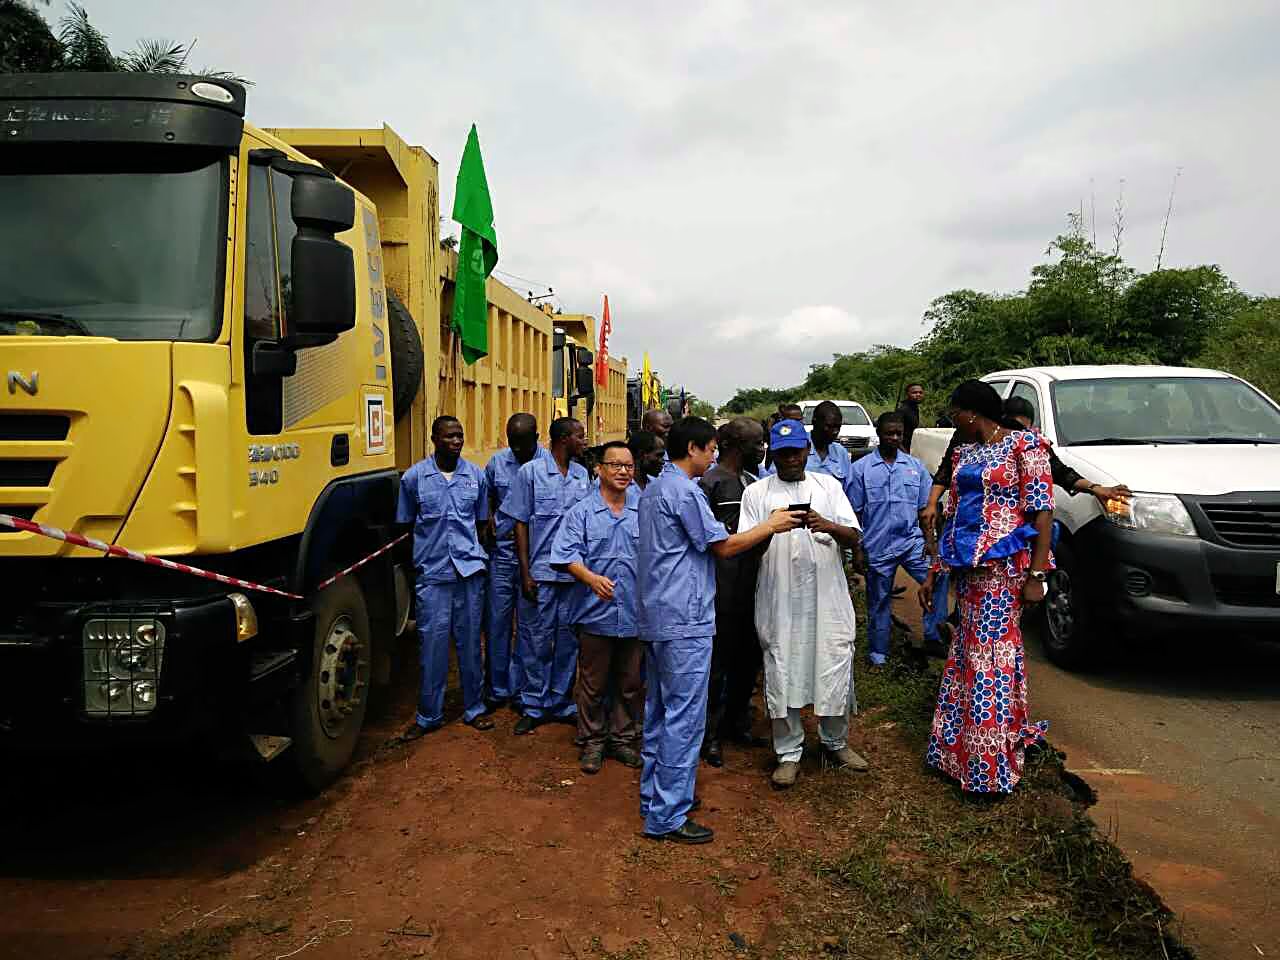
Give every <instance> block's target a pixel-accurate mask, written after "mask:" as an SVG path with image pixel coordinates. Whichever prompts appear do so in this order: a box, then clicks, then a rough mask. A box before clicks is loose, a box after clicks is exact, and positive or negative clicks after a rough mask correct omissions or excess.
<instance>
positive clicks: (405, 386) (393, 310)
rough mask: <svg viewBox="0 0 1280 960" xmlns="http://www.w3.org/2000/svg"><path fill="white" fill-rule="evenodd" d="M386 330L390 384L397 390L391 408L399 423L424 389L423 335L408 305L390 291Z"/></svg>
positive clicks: (388, 293) (388, 292)
mask: <svg viewBox="0 0 1280 960" xmlns="http://www.w3.org/2000/svg"><path fill="white" fill-rule="evenodd" d="M387 327H388V329H389V331H390V334H391V380H392V386H393V388H394V390H395V395H394V396H393V397H392V398H391V405H392V409H393V410H394V411H395V417H396V421H397V422H399V421H400V419H401V418H402V417H404V415H405V414H406V413H408V412H409V408H410V407H412V406H413V401H414V399H415V398H416V397H417V396H418V391H419V390H420V389H421V388H422V369H423V354H422V335H421V334H420V333H418V325H417V324H416V323H414V322H413V317H412V316H411V315H410V313H409V311H408V310H407V309H406V308H405V305H404V304H403V303H401V302H400V298H399V297H397V296H396V295H395V294H394V293H392V292H391V291H390V290H388V291H387Z"/></svg>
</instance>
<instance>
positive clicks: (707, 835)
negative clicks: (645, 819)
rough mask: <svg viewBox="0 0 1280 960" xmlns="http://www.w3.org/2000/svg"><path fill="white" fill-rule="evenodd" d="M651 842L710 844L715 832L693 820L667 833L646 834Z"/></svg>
mask: <svg viewBox="0 0 1280 960" xmlns="http://www.w3.org/2000/svg"><path fill="white" fill-rule="evenodd" d="M645 836H646V837H648V838H649V839H650V840H670V841H671V842H672V843H710V842H711V841H712V840H713V839H715V831H713V830H712V829H711V828H710V827H704V826H702V825H701V824H699V823H694V822H693V821H692V820H685V822H684V823H682V824H681V825H680V826H679V827H678V828H677V829H675V830H669V831H668V832H666V833H646V834H645Z"/></svg>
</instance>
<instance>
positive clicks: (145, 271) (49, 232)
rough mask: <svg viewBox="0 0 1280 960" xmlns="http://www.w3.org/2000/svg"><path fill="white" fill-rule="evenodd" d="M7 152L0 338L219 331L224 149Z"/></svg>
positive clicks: (2, 185) (193, 336) (0, 231)
mask: <svg viewBox="0 0 1280 960" xmlns="http://www.w3.org/2000/svg"><path fill="white" fill-rule="evenodd" d="M6 160H7V162H6V165H5V171H4V172H3V174H0V244H3V246H4V250H5V255H4V257H3V258H2V259H0V335H6V334H7V335H14V334H24V335H35V336H51V337H61V336H99V337H113V338H115V339H118V340H208V339H212V338H213V337H214V336H215V335H216V334H217V332H218V330H219V329H220V327H221V321H222V316H221V287H222V278H221V270H220V264H221V249H220V248H221V247H222V246H223V244H224V243H225V240H224V237H225V235H226V232H225V229H224V226H223V224H224V211H225V207H226V202H225V199H224V196H225V192H226V189H225V185H226V160H225V157H214V156H211V155H210V154H208V153H205V152H200V153H198V154H192V153H178V152H173V153H171V152H169V151H164V152H163V153H162V154H160V155H159V156H157V155H156V154H155V153H154V152H144V153H139V152H137V151H133V150H130V151H124V150H122V151H120V152H119V153H118V154H116V155H114V156H113V155H111V154H107V155H106V157H103V156H102V154H101V153H98V154H95V155H94V157H93V159H92V160H91V161H90V160H86V159H81V158H78V157H76V156H69V155H68V154H67V152H66V151H59V152H56V153H50V152H48V151H44V150H41V151H38V152H35V153H32V154H30V155H27V156H22V155H19V156H13V157H8V158H6Z"/></svg>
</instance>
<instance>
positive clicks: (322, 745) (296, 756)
mask: <svg viewBox="0 0 1280 960" xmlns="http://www.w3.org/2000/svg"><path fill="white" fill-rule="evenodd" d="M314 607H315V636H314V639H313V641H312V643H313V647H312V656H311V669H310V670H309V671H307V673H306V674H305V675H304V676H303V677H302V679H301V682H300V683H299V684H298V687H297V689H296V690H295V691H294V693H293V705H292V718H291V720H292V731H291V734H290V735H291V736H292V737H293V748H292V749H291V750H290V751H289V752H290V753H291V754H292V755H293V767H294V772H295V773H296V775H297V778H298V780H299V781H300V782H301V785H302V786H303V787H305V788H307V789H309V790H319V789H321V788H322V787H324V786H326V785H327V784H329V783H331V782H332V781H333V780H334V779H335V778H336V777H337V776H338V775H339V774H340V773H341V772H342V771H343V769H344V768H345V767H346V766H347V764H348V763H349V762H350V760H351V755H352V753H354V752H355V748H356V741H357V740H358V739H359V738H360V729H361V728H362V727H363V726H364V717H365V712H366V711H367V710H368V707H369V679H370V668H371V664H372V660H373V657H372V653H373V651H372V647H373V637H372V634H371V631H370V627H369V610H368V607H367V605H366V604H365V599H364V593H363V591H362V590H361V589H360V583H359V581H358V580H357V579H356V578H355V577H345V578H343V579H341V580H339V581H338V582H337V583H335V584H334V585H333V586H331V587H329V588H328V589H326V590H323V591H321V592H320V595H319V597H317V599H316V600H315V602H314Z"/></svg>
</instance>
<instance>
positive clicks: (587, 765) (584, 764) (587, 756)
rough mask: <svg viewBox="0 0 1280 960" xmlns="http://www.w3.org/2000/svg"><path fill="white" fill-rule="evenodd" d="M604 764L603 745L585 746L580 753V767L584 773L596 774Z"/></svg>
mask: <svg viewBox="0 0 1280 960" xmlns="http://www.w3.org/2000/svg"><path fill="white" fill-rule="evenodd" d="M603 766H604V748H603V747H595V746H592V747H584V748H583V750H582V753H581V754H579V755H578V769H579V770H581V771H582V772H583V773H590V774H596V773H599V772H600V768H601V767H603Z"/></svg>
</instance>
